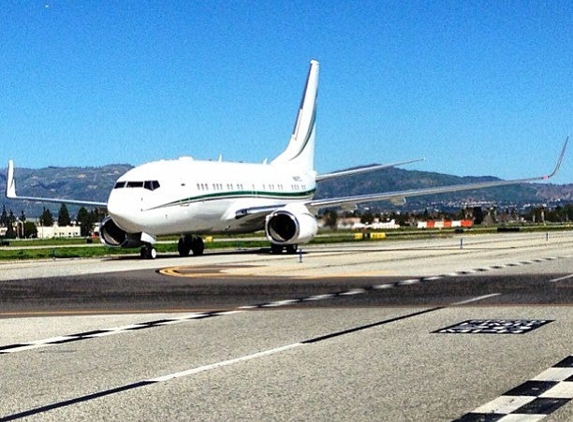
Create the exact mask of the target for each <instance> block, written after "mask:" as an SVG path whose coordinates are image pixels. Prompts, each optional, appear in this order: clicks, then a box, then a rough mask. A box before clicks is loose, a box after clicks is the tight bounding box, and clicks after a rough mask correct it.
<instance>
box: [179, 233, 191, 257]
mask: <svg viewBox="0 0 573 422" xmlns="http://www.w3.org/2000/svg"><path fill="white" fill-rule="evenodd" d="M177 250H178V251H179V256H189V252H191V238H190V236H181V237H180V238H179V242H177Z"/></svg>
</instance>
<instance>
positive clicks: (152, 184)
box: [143, 180, 159, 190]
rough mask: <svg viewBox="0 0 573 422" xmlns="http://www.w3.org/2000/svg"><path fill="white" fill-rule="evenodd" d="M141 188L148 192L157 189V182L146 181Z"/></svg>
mask: <svg viewBox="0 0 573 422" xmlns="http://www.w3.org/2000/svg"><path fill="white" fill-rule="evenodd" d="M143 187H144V188H145V189H149V190H155V189H159V182H158V181H157V180H147V181H145V182H144V184H143Z"/></svg>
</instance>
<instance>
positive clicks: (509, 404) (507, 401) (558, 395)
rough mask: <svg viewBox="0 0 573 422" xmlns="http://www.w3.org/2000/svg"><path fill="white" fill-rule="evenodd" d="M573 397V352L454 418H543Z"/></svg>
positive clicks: (485, 421)
mask: <svg viewBox="0 0 573 422" xmlns="http://www.w3.org/2000/svg"><path fill="white" fill-rule="evenodd" d="M572 399H573V355H570V356H568V357H567V358H565V359H563V360H562V361H561V362H559V363H557V364H555V365H553V366H552V367H551V368H549V369H548V370H546V371H544V372H542V373H541V374H539V375H537V376H536V377H535V378H533V379H531V380H529V381H526V382H524V383H523V384H521V385H519V386H517V387H515V388H513V389H511V390H509V391H508V392H506V393H505V394H503V395H501V396H500V397H498V398H496V399H494V400H492V401H490V402H489V403H486V404H484V405H483V406H480V407H478V408H477V409H475V410H473V411H471V412H469V413H466V414H465V415H463V416H462V417H461V418H459V419H456V420H455V422H477V421H482V422H495V421H500V422H505V421H507V422H509V421H523V422H534V421H540V420H541V419H543V418H545V417H546V416H548V415H550V414H551V413H553V412H555V411H556V410H557V409H559V408H560V407H562V406H564V405H565V404H567V403H568V402H570V401H571V400H572Z"/></svg>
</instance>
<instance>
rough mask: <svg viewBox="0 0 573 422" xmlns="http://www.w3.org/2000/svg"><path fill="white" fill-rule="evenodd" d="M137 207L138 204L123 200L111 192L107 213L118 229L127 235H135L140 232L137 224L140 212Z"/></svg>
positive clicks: (128, 199) (130, 200)
mask: <svg viewBox="0 0 573 422" xmlns="http://www.w3.org/2000/svg"><path fill="white" fill-rule="evenodd" d="M138 206H139V204H138V203H137V202H136V201H134V200H133V198H123V197H122V196H121V195H118V194H117V193H116V192H113V191H112V193H111V195H110V196H109V199H108V202H107V212H108V214H109V215H110V217H111V218H112V219H113V221H114V223H115V224H116V225H117V226H118V227H119V228H121V229H122V230H125V231H126V232H129V233H137V232H140V231H142V230H141V226H140V224H138V222H137V218H138V215H139V213H140V212H141V208H138Z"/></svg>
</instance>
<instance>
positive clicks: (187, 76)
mask: <svg viewBox="0 0 573 422" xmlns="http://www.w3.org/2000/svg"><path fill="white" fill-rule="evenodd" d="M0 7H1V13H0V45H1V46H2V47H1V54H0V61H1V66H0V93H1V98H2V103H1V108H0V145H2V149H1V151H2V152H1V153H0V160H2V161H6V160H8V159H9V158H13V159H14V160H15V161H16V165H17V166H21V167H34V168H38V167H45V166H91V165H95V166H98V165H103V164H109V163H129V164H134V165H137V164H141V163H144V162H147V161H153V160H156V159H161V158H177V157H179V156H182V155H190V156H193V157H195V158H197V159H216V158H217V157H218V156H219V154H222V155H223V158H224V159H226V160H231V161H254V162H260V161H262V160H264V159H265V158H268V159H272V158H273V157H275V156H276V155H278V154H279V153H280V152H281V151H282V149H283V148H284V147H285V146H286V143H287V141H288V139H289V137H290V133H291V129H292V126H293V123H294V120H295V115H296V111H297V108H298V105H299V101H300V96H301V93H302V89H303V86H304V79H305V77H306V74H307V70H308V65H309V61H310V60H311V59H316V60H318V61H320V63H321V74H320V93H319V109H318V117H317V151H316V168H317V170H318V171H319V172H327V171H332V170H336V169H342V168H347V167H352V166H356V165H360V164H366V163H372V162H391V161H399V160H406V159H410V158H417V157H425V158H426V159H427V160H426V161H425V162H424V163H419V164H415V165H411V166H408V167H407V168H409V169H421V170H427V171H437V172H441V173H449V174H455V175H460V176H465V175H493V176H498V177H501V178H506V179H507V178H516V177H525V176H531V175H538V174H539V175H542V174H545V173H547V172H548V171H549V170H550V168H551V167H552V166H553V163H554V161H555V159H556V158H557V155H558V153H559V150H560V148H561V145H562V143H563V141H564V140H565V137H566V136H567V135H569V134H570V133H571V134H573V132H572V130H573V44H572V43H571V40H573V3H572V2H570V1H558V0H556V1H550V2H540V1H531V2H529V1H479V2H470V1H436V2H428V1H406V2H404V1H379V0H378V1H346V2H343V1H340V2H338V1H298V0H296V1H284V2H280V1H271V0H268V1H247V0H245V1H233V0H231V1H221V2H218V1H214V0H210V1H169V0H156V1H141V0H140V1H135V0H133V1H130V0H117V1H112V0H108V1H101V0H97V1H96V0H94V1H90V0H82V1H76V0H74V1H72V0H47V1H36V0H28V1H21V0H7V1H3V2H2V5H1V6H0ZM554 181H555V182H556V183H573V145H572V148H571V150H570V151H569V154H568V155H567V157H566V160H565V162H564V166H563V168H562V171H561V173H560V174H559V176H558V177H556V178H555V179H554Z"/></svg>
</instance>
